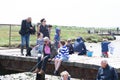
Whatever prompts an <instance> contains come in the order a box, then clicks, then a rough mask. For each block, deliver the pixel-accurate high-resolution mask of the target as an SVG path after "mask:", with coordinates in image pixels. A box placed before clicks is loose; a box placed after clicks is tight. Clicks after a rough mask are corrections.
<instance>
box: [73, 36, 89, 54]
mask: <svg viewBox="0 0 120 80" xmlns="http://www.w3.org/2000/svg"><path fill="white" fill-rule="evenodd" d="M86 51H87V50H86V46H85V44H84V42H83V40H82V37H78V38H77V39H76V41H75V43H74V52H78V55H86Z"/></svg>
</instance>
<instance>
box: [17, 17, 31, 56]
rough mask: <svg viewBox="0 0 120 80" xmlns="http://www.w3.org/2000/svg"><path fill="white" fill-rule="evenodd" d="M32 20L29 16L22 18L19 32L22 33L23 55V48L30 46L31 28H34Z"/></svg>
mask: <svg viewBox="0 0 120 80" xmlns="http://www.w3.org/2000/svg"><path fill="white" fill-rule="evenodd" d="M31 21H32V19H31V17H28V18H27V19H25V20H22V23H21V29H20V31H19V34H20V35H21V55H23V50H24V47H25V46H26V49H28V48H29V41H30V30H32V29H33V27H32V24H31ZM26 51H27V50H26Z"/></svg>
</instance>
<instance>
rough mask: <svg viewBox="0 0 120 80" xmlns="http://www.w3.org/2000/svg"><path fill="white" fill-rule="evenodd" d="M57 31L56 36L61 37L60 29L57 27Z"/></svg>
mask: <svg viewBox="0 0 120 80" xmlns="http://www.w3.org/2000/svg"><path fill="white" fill-rule="evenodd" d="M55 30H56V34H58V35H60V32H61V30H60V28H58V27H57V28H56V29H55Z"/></svg>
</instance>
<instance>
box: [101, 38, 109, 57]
mask: <svg viewBox="0 0 120 80" xmlns="http://www.w3.org/2000/svg"><path fill="white" fill-rule="evenodd" d="M109 44H110V42H108V40H107V39H103V41H102V42H101V48H102V57H106V58H108V57H109V56H108V50H109V49H108V45H109Z"/></svg>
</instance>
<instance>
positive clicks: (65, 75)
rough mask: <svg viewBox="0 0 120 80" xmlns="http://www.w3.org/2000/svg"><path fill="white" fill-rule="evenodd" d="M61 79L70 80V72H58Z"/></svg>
mask: <svg viewBox="0 0 120 80" xmlns="http://www.w3.org/2000/svg"><path fill="white" fill-rule="evenodd" d="M60 75H61V78H62V80H70V74H69V73H68V72H67V71H63V72H62V73H60Z"/></svg>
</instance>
